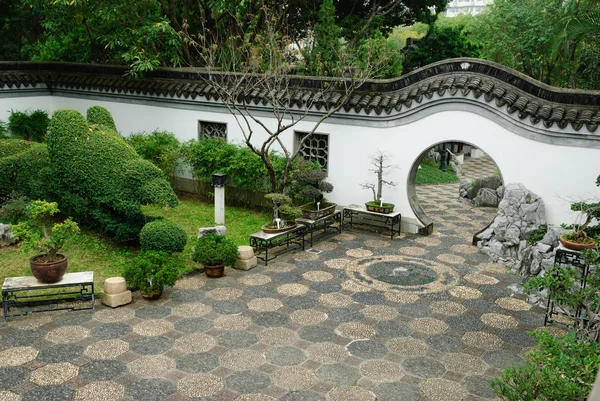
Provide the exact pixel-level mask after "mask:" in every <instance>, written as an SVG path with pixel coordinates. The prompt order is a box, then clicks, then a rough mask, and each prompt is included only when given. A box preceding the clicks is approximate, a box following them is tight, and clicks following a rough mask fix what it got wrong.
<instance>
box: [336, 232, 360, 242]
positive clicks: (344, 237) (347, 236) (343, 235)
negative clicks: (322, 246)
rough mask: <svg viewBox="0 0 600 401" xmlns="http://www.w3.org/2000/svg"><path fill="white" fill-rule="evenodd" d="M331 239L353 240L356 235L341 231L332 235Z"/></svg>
mask: <svg viewBox="0 0 600 401" xmlns="http://www.w3.org/2000/svg"><path fill="white" fill-rule="evenodd" d="M333 239H335V240H337V241H354V240H355V239H356V235H354V234H348V233H341V234H338V235H336V236H335V237H333Z"/></svg>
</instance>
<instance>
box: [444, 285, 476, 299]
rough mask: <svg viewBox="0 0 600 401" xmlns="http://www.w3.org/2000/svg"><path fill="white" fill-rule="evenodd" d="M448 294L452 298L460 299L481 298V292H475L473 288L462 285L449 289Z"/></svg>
mask: <svg viewBox="0 0 600 401" xmlns="http://www.w3.org/2000/svg"><path fill="white" fill-rule="evenodd" d="M450 294H452V296H453V297H456V298H460V299H476V298H481V291H479V290H476V289H475V288H470V287H465V286H462V285H461V286H458V287H454V288H453V289H451V290H450Z"/></svg>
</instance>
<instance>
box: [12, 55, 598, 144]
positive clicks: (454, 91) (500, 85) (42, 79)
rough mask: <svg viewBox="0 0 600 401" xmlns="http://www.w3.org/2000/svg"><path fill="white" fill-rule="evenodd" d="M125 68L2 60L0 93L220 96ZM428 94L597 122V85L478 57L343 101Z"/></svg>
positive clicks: (305, 87)
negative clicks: (538, 76) (39, 89)
mask: <svg viewBox="0 0 600 401" xmlns="http://www.w3.org/2000/svg"><path fill="white" fill-rule="evenodd" d="M126 72H127V68H126V67H123V66H112V65H94V64H76V63H57V62H10V61H9V62H0V93H1V91H2V90H3V89H5V90H6V89H24V88H33V87H35V86H36V85H45V86H46V87H47V88H48V89H49V90H50V91H52V90H54V89H59V88H64V89H75V90H100V91H107V92H112V93H119V94H137V95H140V94H144V95H146V96H165V97H175V96H179V97H182V98H185V99H189V98H192V99H196V98H197V97H203V98H205V99H206V100H208V101H211V100H218V98H217V94H216V92H215V91H214V90H213V88H212V87H210V86H209V85H207V84H206V81H205V79H204V78H202V76H201V74H202V71H201V70H196V69H190V68H182V69H170V68H169V69H158V70H156V71H152V72H149V73H147V75H146V76H145V77H144V78H142V79H136V78H132V77H128V76H124V74H125V73H126ZM323 80H328V78H321V77H294V78H293V81H294V85H295V86H296V88H297V89H298V91H297V92H296V93H294V96H292V97H291V98H290V103H291V106H294V105H299V106H301V105H302V104H303V103H305V102H306V101H307V100H309V99H311V98H313V97H314V96H316V95H317V94H318V91H316V90H314V89H313V88H314V87H315V86H316V83H318V82H322V81H323ZM331 95H332V96H330V97H329V98H328V99H314V100H315V103H314V105H315V108H316V109H317V110H321V109H323V107H333V105H335V104H336V102H338V101H339V100H340V99H341V96H334V95H335V94H333V93H332V94H331ZM246 96H247V97H248V99H247V100H248V101H249V102H251V103H252V104H255V105H267V102H266V101H267V99H266V98H264V96H262V94H261V93H260V92H259V91H253V92H250V93H247V94H246ZM434 96H438V97H440V98H445V97H463V98H466V97H470V96H472V97H473V98H474V99H477V100H479V101H481V100H483V101H485V102H486V103H488V104H490V105H495V106H496V107H498V108H501V109H504V108H505V110H506V112H507V113H508V114H509V115H513V116H515V117H516V119H518V120H522V121H524V122H529V123H530V124H532V125H536V124H538V123H540V122H542V123H543V125H544V127H546V128H547V129H550V128H552V127H553V126H554V125H556V127H558V128H559V129H561V130H564V129H566V128H567V127H569V126H571V127H572V129H573V130H574V131H580V130H581V129H582V128H583V127H585V128H586V129H587V131H589V132H591V133H594V132H595V131H596V130H597V129H598V126H599V125H600V91H585V90H573V89H561V88H556V87H552V86H549V85H546V84H543V83H541V82H539V81H536V80H534V79H532V78H530V77H527V76H525V75H523V74H521V73H519V72H517V71H515V70H512V69H510V68H507V67H504V66H501V65H499V64H496V63H493V62H489V61H486V60H480V59H468V58H461V59H450V60H444V61H441V62H438V63H434V64H431V65H428V66H426V67H423V68H421V69H418V70H416V71H413V72H411V73H409V74H406V75H403V76H401V77H399V78H394V79H389V80H377V81H375V80H372V81H367V82H365V83H364V84H363V85H362V86H361V87H360V88H358V89H357V90H356V92H355V93H354V95H353V96H352V97H351V98H350V99H349V101H348V102H347V104H345V105H344V110H345V112H346V113H360V112H365V113H367V114H371V113H375V115H377V116H380V115H382V114H383V115H391V114H394V113H398V112H400V111H401V110H402V109H409V108H411V107H413V106H414V104H416V105H419V104H422V103H424V102H426V101H430V100H431V99H432V98H433V97H434Z"/></svg>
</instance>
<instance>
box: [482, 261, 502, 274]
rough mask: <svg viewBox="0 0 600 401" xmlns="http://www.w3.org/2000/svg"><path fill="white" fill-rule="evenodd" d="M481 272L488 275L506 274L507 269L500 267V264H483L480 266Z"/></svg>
mask: <svg viewBox="0 0 600 401" xmlns="http://www.w3.org/2000/svg"><path fill="white" fill-rule="evenodd" d="M479 268H480V269H481V271H484V272H486V273H497V274H500V273H506V271H507V269H506V267H505V266H503V265H500V264H498V263H483V264H480V265H479Z"/></svg>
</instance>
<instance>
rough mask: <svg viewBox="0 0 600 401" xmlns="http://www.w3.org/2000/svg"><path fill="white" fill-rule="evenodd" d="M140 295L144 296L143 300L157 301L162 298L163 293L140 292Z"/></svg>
mask: <svg viewBox="0 0 600 401" xmlns="http://www.w3.org/2000/svg"><path fill="white" fill-rule="evenodd" d="M140 295H141V296H142V298H144V299H147V300H148V301H156V300H157V299H158V298H160V297H161V295H162V291H151V292H144V291H142V290H140Z"/></svg>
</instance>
